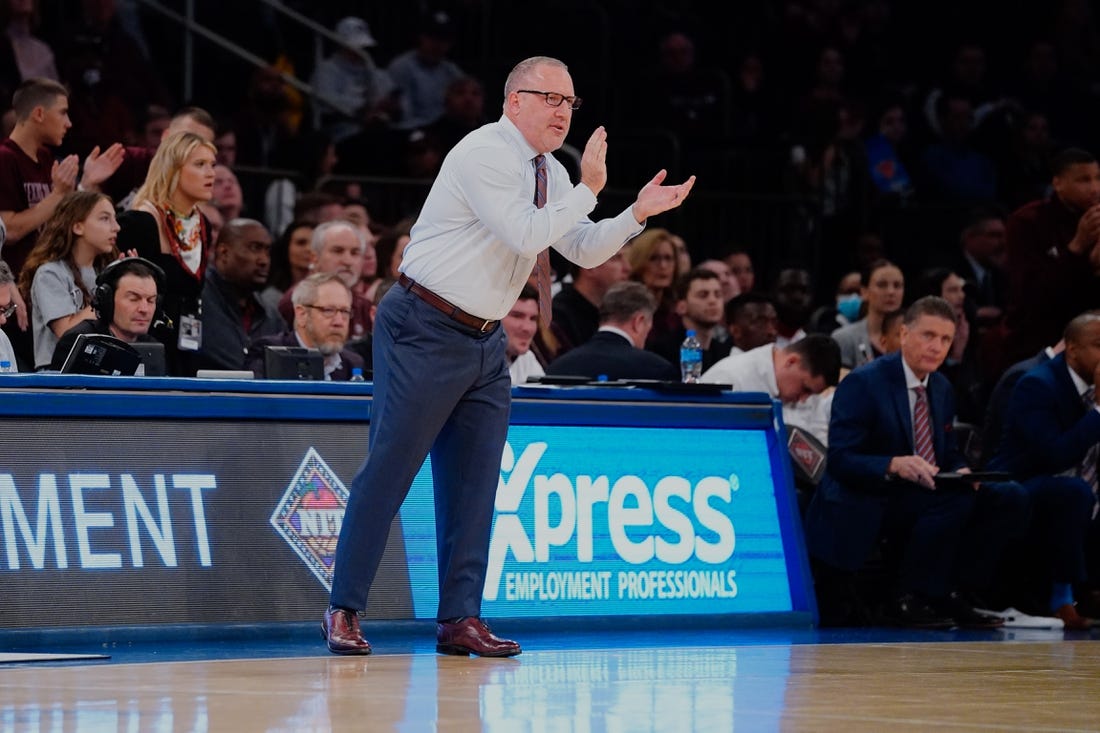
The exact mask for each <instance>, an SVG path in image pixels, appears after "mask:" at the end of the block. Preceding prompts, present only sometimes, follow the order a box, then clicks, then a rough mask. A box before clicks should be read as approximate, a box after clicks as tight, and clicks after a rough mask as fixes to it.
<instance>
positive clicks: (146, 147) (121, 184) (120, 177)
mask: <svg viewBox="0 0 1100 733" xmlns="http://www.w3.org/2000/svg"><path fill="white" fill-rule="evenodd" d="M214 129H215V128H214V118H213V117H212V116H211V115H210V113H209V112H207V111H206V110H204V109H202V108H201V107H183V108H182V109H180V110H178V111H177V112H176V113H175V114H174V115H172V116H171V118H170V119H169V122H168V125H167V126H166V127H161V128H160V130H161V132H160V135H159V136H158V137H156V138H155V139H153V140H146V141H144V144H142V145H137V146H133V145H128V146H126V148H125V149H124V151H123V153H124V157H123V159H122V163H121V164H120V165H119V167H118V170H117V171H116V172H115V173H114V174H113V175H112V176H111V177H110V178H108V179H107V180H106V181H104V182H103V184H102V185H101V186H100V187H99V188H100V189H102V191H103V192H104V193H106V194H107V195H108V196H110V197H111V198H112V199H113V200H114V201H115V202H116V203H117V205H118V208H120V209H127V208H130V206H131V205H132V204H133V200H134V194H136V193H137V190H138V189H139V188H140V187H141V185H142V184H143V183H145V179H146V178H147V177H148V176H149V166H150V164H151V163H152V160H153V156H154V155H156V153H157V149H158V148H159V147H160V145H161V143H163V142H164V141H165V140H167V139H168V138H169V137H171V136H172V135H175V134H177V133H180V132H193V133H195V134H196V135H198V136H199V137H201V138H202V139H203V140H206V141H207V142H211V143H212V142H213V141H214ZM83 187H84V188H88V184H87V183H84V184H83ZM211 241H213V240H211Z"/></svg>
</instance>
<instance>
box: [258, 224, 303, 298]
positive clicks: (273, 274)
mask: <svg viewBox="0 0 1100 733" xmlns="http://www.w3.org/2000/svg"><path fill="white" fill-rule="evenodd" d="M312 243H313V225H312V224H308V223H306V222H304V221H295V222H291V223H290V226H288V227H287V228H286V230H285V231H284V232H283V235H282V236H281V237H279V239H278V240H277V241H276V242H275V245H274V246H273V247H272V248H271V270H270V274H269V275H268V278H267V287H266V288H264V289H263V291H262V292H261V293H260V300H262V301H263V302H264V303H266V304H267V305H270V306H272V307H273V308H275V309H276V310H277V309H278V307H279V301H280V300H281V299H282V297H283V294H284V293H285V292H286V291H287V290H289V289H290V288H292V287H293V286H294V285H296V284H297V283H299V282H301V281H302V280H304V279H305V278H306V276H307V275H309V272H310V269H311V268H312V267H313V245H312Z"/></svg>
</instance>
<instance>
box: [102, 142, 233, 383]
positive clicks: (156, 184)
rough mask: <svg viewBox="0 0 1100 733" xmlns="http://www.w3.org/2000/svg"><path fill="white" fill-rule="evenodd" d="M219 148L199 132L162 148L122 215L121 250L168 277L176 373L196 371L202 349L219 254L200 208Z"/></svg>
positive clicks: (166, 299) (210, 192) (167, 310)
mask: <svg viewBox="0 0 1100 733" xmlns="http://www.w3.org/2000/svg"><path fill="white" fill-rule="evenodd" d="M216 153H217V149H216V148H215V147H214V145H213V143H210V142H208V141H207V140H205V139H204V138H202V137H200V136H198V135H196V134H195V133H193V132H177V133H175V134H173V135H171V136H170V137H168V138H167V139H166V140H165V141H164V142H163V143H161V145H160V147H159V148H158V149H157V152H156V155H154V156H153V160H152V161H151V162H150V164H149V174H148V175H147V176H146V178H145V183H144V184H142V186H141V188H139V189H138V191H137V193H136V194H134V200H133V204H132V205H131V209H130V211H127V212H125V213H124V214H123V215H122V216H120V217H119V224H120V225H121V227H122V230H121V231H120V232H119V237H118V242H119V247H120V248H121V249H127V250H128V249H130V248H133V249H135V250H137V254H138V256H140V257H144V258H145V259H147V260H151V261H152V262H154V263H155V264H157V265H159V266H160V267H161V269H162V270H164V273H165V282H166V285H165V293H164V301H163V309H164V313H165V314H166V315H167V316H168V318H169V319H170V320H171V322H172V326H173V327H174V329H175V336H174V337H173V338H171V339H169V342H170V346H174V347H176V348H175V349H173V351H177V353H174V354H172V355H171V356H172V357H173V358H174V359H175V363H174V364H173V365H172V368H173V369H174V371H173V373H176V374H183V375H189V374H188V373H189V372H191V371H193V360H192V359H191V358H190V356H189V355H190V354H193V353H194V352H196V351H198V350H199V349H201V348H202V330H201V328H199V322H200V321H199V316H200V314H201V308H200V302H199V299H200V295H201V293H202V286H203V280H204V277H205V272H206V261H207V259H208V257H209V254H210V252H211V251H212V250H213V244H214V242H213V240H212V238H211V234H210V223H209V222H208V221H207V220H206V218H205V217H204V216H203V214H202V212H201V211H200V209H199V205H200V204H202V203H205V202H208V201H210V199H211V198H212V197H213V194H214V167H215V164H216Z"/></svg>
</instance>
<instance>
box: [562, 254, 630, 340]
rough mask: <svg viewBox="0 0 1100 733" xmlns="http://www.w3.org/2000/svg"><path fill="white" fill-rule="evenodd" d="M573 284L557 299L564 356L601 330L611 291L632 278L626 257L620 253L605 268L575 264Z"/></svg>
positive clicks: (572, 270) (572, 267)
mask: <svg viewBox="0 0 1100 733" xmlns="http://www.w3.org/2000/svg"><path fill="white" fill-rule="evenodd" d="M570 271H571V272H572V275H573V282H572V283H571V284H568V285H565V286H563V287H562V289H561V291H560V292H559V293H558V294H557V295H555V296H554V301H553V305H554V319H553V324H554V327H555V328H556V329H557V332H558V333H559V334H560V336H561V342H562V343H561V348H562V351H561V352H560V353H565V352H566V351H568V350H569V349H571V348H573V347H575V346H579V345H580V344H583V343H584V342H586V341H588V339H590V338H592V336H593V334H595V333H596V331H597V330H598V329H599V327H600V303H601V302H603V297H604V295H606V294H607V291H608V289H609V288H611V286H612V285H615V284H616V283H621V282H623V281H624V280H626V279H627V278H628V277H629V276H630V265H629V263H628V262H627V260H626V255H625V254H624V253H623V251H622V250H619V251H618V252H616V253H615V254H614V255H612V256H611V257H610V258H609V259H608V260H607V261H606V262H604V263H603V264H602V265H599V266H597V267H593V268H590V269H588V268H584V267H579V266H577V265H572V266H571V268H570Z"/></svg>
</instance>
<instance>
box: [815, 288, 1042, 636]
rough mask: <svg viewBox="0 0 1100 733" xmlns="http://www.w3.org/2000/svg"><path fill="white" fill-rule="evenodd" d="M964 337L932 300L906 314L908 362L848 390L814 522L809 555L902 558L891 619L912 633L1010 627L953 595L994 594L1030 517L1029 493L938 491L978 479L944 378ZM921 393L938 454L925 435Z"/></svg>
mask: <svg viewBox="0 0 1100 733" xmlns="http://www.w3.org/2000/svg"><path fill="white" fill-rule="evenodd" d="M954 336H955V315H954V311H953V309H952V308H951V306H950V305H949V304H948V303H947V301H945V300H943V299H942V298H938V297H933V296H930V297H926V298H921V299H920V300H918V301H917V302H915V303H914V304H913V305H912V306H910V307H909V309H908V310H907V311H906V313H905V318H904V325H903V327H902V336H901V344H902V345H901V351H900V352H895V353H893V354H890V355H887V356H883V357H880V358H878V359H876V360H874V361H872V362H870V363H868V364H865V365H864V366H861V367H859V368H858V369H855V370H854V371H853V372H851V373H850V374H849V375H848V376H847V377H845V378H844V379H842V380H841V382H840V384H839V386H838V387H837V390H836V394H835V395H834V397H833V408H832V414H831V417H830V421H829V454H828V460H827V463H826V466H827V468H826V472H825V475H824V476H823V477H822V480H821V483H820V485H819V486H818V488H817V492H816V493H815V494H814V497H813V500H812V501H811V503H810V506H809V508H808V509H807V514H806V540H807V545H808V547H809V551H810V553H811V555H813V556H814V557H815V558H816V559H817V560H819V561H821V562H823V563H825V564H826V565H828V566H831V567H833V568H840V569H842V570H846V571H856V570H859V569H860V568H861V567H862V566H863V564H864V563H865V561H866V560H867V558H868V556H869V555H870V554H871V552H872V550H873V548H874V547H875V545H876V544H877V543H878V542H879V541H880V539H882V538H883V537H885V538H886V539H887V542H888V546H889V547H891V548H894V547H896V552H897V554H898V555H899V556H900V557H899V563H900V564H899V568H898V575H897V580H896V586H897V587H896V591H897V593H896V596H895V598H894V600H893V602H892V604H891V606H890V608H889V609H888V611H887V613H888V615H889V616H890V617H891V619H892V620H893V621H895V622H897V623H900V624H902V625H905V626H914V627H928V628H935V627H946V626H951V625H955V624H958V625H964V626H974V627H990V626H996V625H999V619H996V618H993V617H990V616H987V615H985V614H980V613H977V612H975V611H974V609H973V607H972V606H971V605H969V603H967V602H966V601H965V600H964V598H963V596H962V595H960V594H959V593H955V592H953V591H956V590H958V589H963V590H965V591H971V592H972V591H974V590H977V589H979V588H981V587H982V586H984V585H985V584H986V582H987V581H988V579H989V578H991V577H992V576H993V571H994V568H995V566H996V563H997V561H998V559H999V557H1000V554H1001V550H1002V549H1003V547H1004V545H1005V542H1006V541H1007V540H1008V539H1009V538H1010V537H1012V536H1014V535H1016V534H1018V533H1020V532H1022V531H1023V527H1024V524H1025V522H1026V517H1027V497H1026V494H1025V493H1024V490H1023V488H1022V487H1021V486H1020V485H1019V484H1014V483H1011V482H1007V483H1003V484H989V483H986V484H983V485H981V486H980V487H978V486H977V485H975V484H973V483H970V482H966V481H965V480H962V481H955V482H947V481H944V480H943V479H942V477H941V479H940V480H937V474H939V473H940V472H958V473H963V474H965V473H969V472H970V469H969V468H968V467H967V466H966V461H965V459H964V457H963V455H962V453H961V452H960V451H959V448H958V445H957V444H956V441H955V435H954V432H953V430H952V425H953V423H954V419H955V405H954V395H953V394H952V390H951V385H950V383H949V382H948V381H947V379H946V378H945V377H944V376H942V375H941V374H938V373H936V369H938V368H939V366H940V365H941V364H942V363H943V360H944V359H945V358H946V357H947V354H948V352H949V350H950V348H951V342H952V339H953V338H954ZM918 387H920V388H923V394H924V395H926V399H927V412H928V414H929V419H928V420H927V426H928V430H927V432H926V433H925V435H928V437H929V438H930V441H927V442H930V443H931V445H930V446H922V443H924V442H925V441H921V440H919V439H918V436H917V435H915V432H917V428H918V427H919V425H920V423H921V421H920V420H917V421H916V422H915V421H914V411H915V410H918V409H920V408H918V401H919V400H920V399H922V398H921V396H920V394H921V390H918V389H917V388H918ZM922 447H924V448H925V450H923V451H922V450H921V449H922ZM922 452H923V453H924V456H923V457H922V455H920V454H921V453H922ZM933 452H934V455H933ZM975 489H977V490H975Z"/></svg>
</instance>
